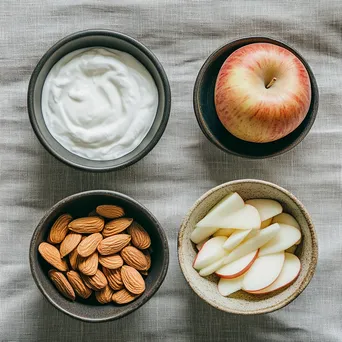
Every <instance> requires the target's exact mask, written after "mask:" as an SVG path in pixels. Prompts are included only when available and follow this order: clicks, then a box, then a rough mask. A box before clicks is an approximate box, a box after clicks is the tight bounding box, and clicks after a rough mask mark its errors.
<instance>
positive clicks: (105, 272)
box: [30, 190, 169, 322]
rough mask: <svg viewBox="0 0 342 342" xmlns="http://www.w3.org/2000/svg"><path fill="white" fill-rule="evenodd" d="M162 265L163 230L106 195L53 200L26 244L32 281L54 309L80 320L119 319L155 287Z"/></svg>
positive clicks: (138, 209) (131, 203)
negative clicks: (28, 247) (28, 243)
mask: <svg viewBox="0 0 342 342" xmlns="http://www.w3.org/2000/svg"><path fill="white" fill-rule="evenodd" d="M168 265H169V248H168V243H167V238H166V235H165V232H164V230H163V228H162V227H161V225H160V223H159V222H158V221H157V219H156V218H155V217H154V216H153V215H152V214H151V213H150V212H149V211H148V210H147V209H146V208H145V207H144V206H143V205H142V204H140V203H138V202H137V201H135V200H134V199H132V198H131V197H128V196H127V195H124V194H121V193H118V192H114V191H109V190H93V191H86V192H81V193H78V194H75V195H72V196H69V197H66V198H64V199H63V200H61V201H59V202H58V203H56V204H55V205H54V206H53V207H52V208H51V209H50V210H49V211H48V212H47V213H46V214H45V216H44V217H43V218H42V219H41V221H40V222H39V224H38V226H37V228H36V229H35V231H34V233H33V236H32V240H31V244H30V267H31V273H32V276H33V279H34V280H35V282H36V284H37V286H38V288H39V289H40V291H41V292H42V293H43V295H44V296H45V297H46V299H47V300H48V301H49V302H50V303H51V304H52V305H53V306H55V307H56V308H57V309H59V310H61V311H62V312H64V313H66V314H68V315H70V316H72V317H74V318H77V319H80V320H83V321H87V322H104V321H109V320H115V319H119V318H121V317H123V316H126V315H128V314H130V313H131V312H133V311H134V310H136V309H138V308H139V307H140V306H142V305H143V304H145V303H146V302H147V301H148V300H149V299H150V298H151V297H152V296H153V295H154V294H155V293H156V292H157V290H158V289H159V287H160V286H161V284H162V282H163V281H164V278H165V276H166V273H167V269H168Z"/></svg>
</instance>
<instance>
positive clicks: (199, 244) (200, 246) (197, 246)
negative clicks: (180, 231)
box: [196, 238, 209, 251]
mask: <svg viewBox="0 0 342 342" xmlns="http://www.w3.org/2000/svg"><path fill="white" fill-rule="evenodd" d="M208 240H209V238H206V239H205V240H203V241H202V242H200V243H198V244H197V245H196V248H197V250H198V251H199V250H200V249H201V248H202V247H203V245H204V244H205V243H206V242H207V241H208Z"/></svg>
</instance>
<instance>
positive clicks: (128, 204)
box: [29, 190, 169, 322]
mask: <svg viewBox="0 0 342 342" xmlns="http://www.w3.org/2000/svg"><path fill="white" fill-rule="evenodd" d="M100 204H117V205H119V206H122V207H123V208H124V209H125V211H126V213H127V216H129V217H133V218H134V219H135V220H136V221H137V222H138V223H140V224H141V225H142V226H143V227H144V228H145V229H146V231H147V232H148V233H149V235H150V237H151V241H152V243H151V249H152V250H151V259H152V264H151V268H150V270H149V274H148V276H147V277H146V279H145V283H146V290H145V292H144V293H143V294H142V295H141V296H140V297H138V298H137V299H136V300H134V301H133V302H131V303H128V304H125V305H122V306H117V305H115V304H114V303H113V304H112V303H110V304H106V305H101V304H99V303H97V301H96V300H95V299H94V298H93V295H92V297H91V299H87V300H82V299H79V297H78V298H77V299H76V301H75V302H71V301H69V300H67V299H66V298H64V297H63V296H62V295H61V294H60V293H59V292H58V291H57V289H56V288H55V286H54V285H53V284H52V282H51V281H50V279H49V278H48V276H47V273H48V271H49V269H51V268H52V266H50V265H49V264H48V263H47V262H46V261H45V260H44V259H43V258H42V257H41V256H40V254H39V253H38V246H39V244H40V243H41V242H43V241H46V239H47V237H48V233H49V230H50V228H51V226H52V224H53V222H54V221H55V220H56V219H57V217H58V216H59V215H60V214H62V213H66V212H67V213H70V214H71V215H72V216H73V217H82V216H87V215H88V214H89V212H91V211H92V210H94V209H95V208H96V206H97V205H100ZM29 257H30V267H31V273H32V276H33V278H34V280H35V282H36V284H37V286H38V288H39V290H40V291H41V292H42V294H43V295H44V296H45V298H46V299H47V300H48V301H49V302H50V303H51V304H52V305H53V306H55V307H56V308H57V309H59V310H61V311H62V312H64V313H66V314H67V315H69V316H72V317H74V318H77V319H80V320H82V321H87V322H104V321H110V320H115V319H119V318H121V317H123V316H126V315H128V314H130V313H131V312H133V311H134V310H136V309H138V308H139V307H141V306H142V305H144V304H145V303H146V302H147V301H148V300H149V299H151V297H152V296H153V295H154V294H155V293H156V292H157V290H158V289H159V287H160V285H161V284H162V283H163V281H164V278H165V276H166V273H167V269H168V266H169V247H168V243H167V238H166V235H165V232H164V230H163V228H162V227H161V225H160V224H159V222H158V221H157V219H156V218H155V217H154V216H153V215H152V214H151V213H150V212H149V211H148V210H147V209H146V208H145V207H144V206H143V205H142V204H140V203H139V202H137V201H135V200H134V199H132V198H130V197H128V196H126V195H124V194H121V193H118V192H114V191H108V190H94V191H86V192H81V193H78V194H75V195H71V196H69V197H66V198H64V199H63V200H61V201H59V202H58V203H56V204H55V205H54V206H53V207H52V208H51V209H50V210H49V211H48V212H47V213H46V214H45V216H44V217H43V218H42V219H41V221H40V222H39V224H38V226H37V228H36V230H35V231H34V233H33V236H32V239H31V244H30V251H29Z"/></svg>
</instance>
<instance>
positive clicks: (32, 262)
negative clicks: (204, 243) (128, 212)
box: [29, 190, 170, 323]
mask: <svg viewBox="0 0 342 342" xmlns="http://www.w3.org/2000/svg"><path fill="white" fill-rule="evenodd" d="M89 195H91V196H92V195H109V196H111V197H114V198H120V199H124V200H126V201H128V202H131V203H132V204H133V205H135V206H137V207H139V208H140V209H141V210H142V211H143V212H144V213H145V214H146V215H147V216H148V217H149V219H150V220H151V221H153V222H154V224H155V228H156V230H157V232H158V234H159V235H160V236H161V240H162V241H163V254H164V258H165V261H164V263H163V265H162V268H161V272H160V274H159V275H158V277H157V278H156V280H155V281H154V282H153V284H152V286H151V290H150V291H149V293H148V294H147V295H146V296H145V297H143V299H142V301H141V303H140V304H139V305H138V306H133V307H132V308H131V309H129V310H127V311H126V312H124V313H119V314H117V315H115V317H112V316H110V317H105V318H88V317H84V316H79V315H77V314H74V313H71V312H69V311H68V310H66V309H64V307H63V306H61V305H59V304H58V303H56V302H55V301H54V300H53V299H52V298H51V297H50V295H49V293H48V291H47V290H46V289H45V287H44V285H43V284H42V282H41V280H40V278H39V277H38V276H37V273H36V267H35V261H36V260H35V259H36V258H35V257H34V256H35V252H36V247H37V246H36V245H35V243H36V237H37V235H38V233H39V232H40V230H41V229H42V228H43V225H44V223H45V221H46V219H47V218H48V217H49V216H50V215H51V214H52V213H53V212H54V211H55V210H56V209H58V208H59V207H60V206H62V205H65V204H68V203H70V202H71V201H73V200H77V199H79V198H83V197H87V196H89ZM169 262H170V251H169V245H168V239H167V236H166V233H165V231H164V229H163V228H162V226H161V224H160V223H159V221H158V220H157V219H156V217H155V216H154V215H153V214H152V213H151V212H150V211H149V210H148V209H147V208H146V207H145V206H144V205H142V204H141V203H140V202H138V201H136V200H135V199H133V198H132V197H130V196H128V195H125V194H123V193H120V192H117V191H113V190H89V191H82V192H78V193H75V194H72V195H70V196H67V197H65V198H63V199H61V200H60V201H58V202H57V203H55V204H54V205H53V206H52V207H51V208H50V209H49V210H48V211H47V212H46V213H45V214H44V216H43V217H42V218H41V220H40V221H39V223H38V225H37V227H36V228H35V230H34V232H33V234H32V237H31V240H30V246H29V263H30V270H31V275H32V277H33V279H34V281H35V283H36V285H37V287H38V289H39V290H40V292H41V293H42V294H43V296H44V297H45V298H46V299H47V300H48V302H49V303H50V304H52V305H53V306H54V307H55V308H56V309H58V310H60V311H62V312H63V313H65V314H66V315H68V316H70V317H72V318H76V319H78V320H80V321H83V322H90V323H99V322H108V321H113V320H117V319H120V318H122V317H125V316H127V315H129V314H131V313H132V312H134V311H135V310H137V309H139V308H140V307H142V306H143V305H144V304H145V303H146V302H148V301H149V300H150V299H151V298H152V297H153V296H154V295H155V294H156V292H157V291H158V290H159V288H160V286H161V285H162V283H163V282H164V280H165V277H166V274H167V271H168V268H169ZM132 303H134V302H132Z"/></svg>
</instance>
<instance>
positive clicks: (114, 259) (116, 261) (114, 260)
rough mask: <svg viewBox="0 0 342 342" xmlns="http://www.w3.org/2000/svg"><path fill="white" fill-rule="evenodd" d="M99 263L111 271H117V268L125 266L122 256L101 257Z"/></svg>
mask: <svg viewBox="0 0 342 342" xmlns="http://www.w3.org/2000/svg"><path fill="white" fill-rule="evenodd" d="M99 263H100V264H101V265H102V266H104V267H106V268H109V269H111V270H115V269H117V268H120V267H121V266H122V265H123V260H122V258H121V256H120V255H117V254H115V255H108V256H103V255H100V256H99Z"/></svg>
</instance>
